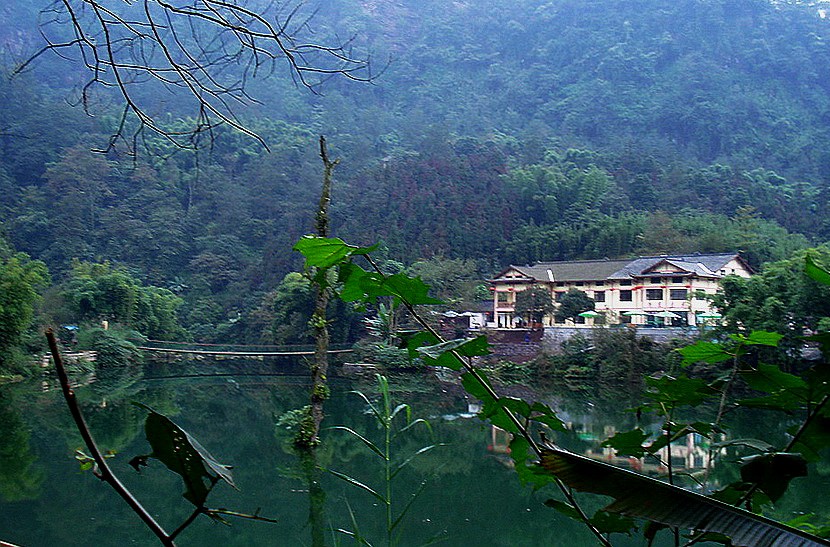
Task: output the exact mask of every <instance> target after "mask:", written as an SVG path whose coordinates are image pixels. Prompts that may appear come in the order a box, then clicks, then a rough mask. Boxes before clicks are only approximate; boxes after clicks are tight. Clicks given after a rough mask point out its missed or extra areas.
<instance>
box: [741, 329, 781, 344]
mask: <svg viewBox="0 0 830 547" xmlns="http://www.w3.org/2000/svg"><path fill="white" fill-rule="evenodd" d="M782 338H784V335H783V334H778V333H777V332H767V331H765V330H754V331H752V332H750V333H749V336H747V337H746V338H745V339H744V343H745V344H747V345H750V346H772V347H776V346H778V342H780V341H781V339H782Z"/></svg>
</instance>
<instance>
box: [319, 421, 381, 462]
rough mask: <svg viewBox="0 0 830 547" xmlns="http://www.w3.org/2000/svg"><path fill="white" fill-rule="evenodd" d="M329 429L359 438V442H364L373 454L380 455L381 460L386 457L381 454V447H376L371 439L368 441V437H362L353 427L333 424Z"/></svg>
mask: <svg viewBox="0 0 830 547" xmlns="http://www.w3.org/2000/svg"><path fill="white" fill-rule="evenodd" d="M331 429H335V430H339V431H345V432H346V433H348V434H349V435H351V436H352V437H354V438H356V439H358V440H360V442H362V443H363V444H365V445H366V447H367V448H369V450H371V451H372V452H374V453H375V454H377V455H378V456H379V457H380V459H381V460H384V459H386V456H384V455H383V451H381V449H380V448H378V447H377V445H376V444H375V443H373V442H372V441H370V440H369V439H367V438H366V437H364V436H363V435H361V434H360V433H358V432H357V431H355V430H354V429H351V428H349V427H346V426H344V425H335V426H333V427H332V428H331Z"/></svg>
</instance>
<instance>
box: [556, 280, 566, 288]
mask: <svg viewBox="0 0 830 547" xmlns="http://www.w3.org/2000/svg"><path fill="white" fill-rule="evenodd" d="M556 286H557V287H564V286H565V283H564V282H563V281H557V282H556Z"/></svg>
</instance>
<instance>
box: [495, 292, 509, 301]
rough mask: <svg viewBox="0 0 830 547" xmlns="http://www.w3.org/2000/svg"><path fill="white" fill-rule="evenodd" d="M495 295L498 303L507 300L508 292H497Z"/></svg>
mask: <svg viewBox="0 0 830 547" xmlns="http://www.w3.org/2000/svg"><path fill="white" fill-rule="evenodd" d="M496 295H497V296H498V301H499V302H500V303H504V302H507V301H508V294H507V293H506V292H497V293H496Z"/></svg>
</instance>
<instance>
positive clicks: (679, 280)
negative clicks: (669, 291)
mask: <svg viewBox="0 0 830 547" xmlns="http://www.w3.org/2000/svg"><path fill="white" fill-rule="evenodd" d="M671 282H672V283H683V278H682V277H672V278H671Z"/></svg>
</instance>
